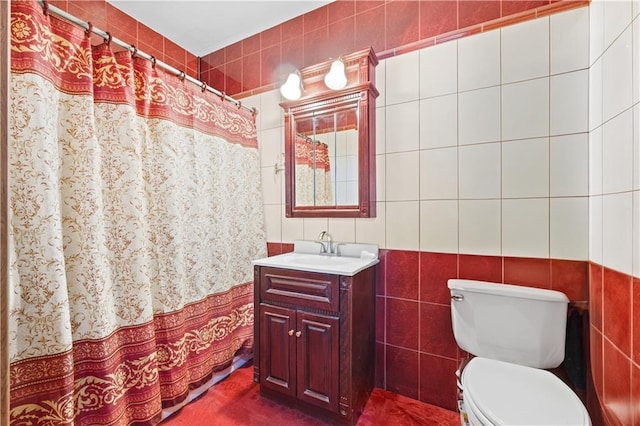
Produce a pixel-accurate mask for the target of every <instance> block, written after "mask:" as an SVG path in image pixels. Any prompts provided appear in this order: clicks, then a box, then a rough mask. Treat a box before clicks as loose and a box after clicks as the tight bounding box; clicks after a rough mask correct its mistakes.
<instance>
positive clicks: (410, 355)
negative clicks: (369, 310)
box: [267, 243, 640, 424]
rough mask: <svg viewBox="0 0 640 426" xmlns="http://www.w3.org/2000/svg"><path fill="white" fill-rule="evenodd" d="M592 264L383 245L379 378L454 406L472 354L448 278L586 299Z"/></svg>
mask: <svg viewBox="0 0 640 426" xmlns="http://www.w3.org/2000/svg"><path fill="white" fill-rule="evenodd" d="M267 247H268V253H269V255H270V256H272V255H276V254H280V253H285V252H289V251H292V250H293V245H292V244H283V243H268V244H267ZM590 272H591V274H592V276H593V273H594V268H593V267H592V268H591V270H590V269H589V264H588V263H587V262H582V261H569V260H556V259H534V258H513V257H501V256H476V255H462V254H445V253H432V252H416V251H404V250H381V251H380V263H379V265H378V283H377V297H376V386H378V387H381V388H384V389H387V390H390V391H393V392H396V393H399V394H401V395H405V396H408V397H411V398H415V399H419V400H421V401H423V402H427V403H430V404H435V405H438V406H441V407H445V408H448V409H450V410H455V409H456V397H457V396H456V381H455V371H456V369H457V368H458V365H459V362H460V361H461V360H463V359H464V358H465V357H466V355H467V354H466V353H465V352H464V351H462V350H461V349H459V348H458V346H457V344H456V342H455V339H454V337H453V331H452V326H451V310H450V309H451V307H450V300H451V299H450V297H449V289H448V288H447V280H448V279H450V278H467V279H477V280H484V281H493V282H499V283H509V284H516V285H527V286H535V287H540V288H547V289H552V290H559V291H562V292H563V293H565V294H567V296H568V297H569V299H571V300H572V301H585V300H587V298H588V296H589V294H588V283H589V273H590ZM616 300H617V299H616ZM612 302H614V303H615V302H616V301H612ZM636 321H638V322H639V323H640V318H636ZM623 324H629V321H627V322H625V323H623ZM638 326H640V324H639V325H638ZM627 329H628V327H627ZM637 376H638V377H639V378H640V372H638V374H637ZM618 385H619V384H618ZM638 385H640V384H638V383H636V386H638ZM594 424H596V423H594Z"/></svg>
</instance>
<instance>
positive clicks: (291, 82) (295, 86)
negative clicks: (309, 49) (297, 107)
mask: <svg viewBox="0 0 640 426" xmlns="http://www.w3.org/2000/svg"><path fill="white" fill-rule="evenodd" d="M280 93H282V96H284V97H285V98H287V99H289V100H290V101H295V100H296V99H300V96H302V75H300V71H298V70H296V71H295V72H292V73H291V74H289V77H287V81H286V82H285V83H284V84H283V85H282V87H280Z"/></svg>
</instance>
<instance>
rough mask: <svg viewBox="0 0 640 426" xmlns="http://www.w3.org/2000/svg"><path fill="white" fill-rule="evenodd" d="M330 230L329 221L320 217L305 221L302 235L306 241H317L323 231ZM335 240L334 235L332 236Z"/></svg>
mask: <svg viewBox="0 0 640 426" xmlns="http://www.w3.org/2000/svg"><path fill="white" fill-rule="evenodd" d="M328 229H329V219H327V218H324V217H320V218H315V217H313V218H308V219H305V220H304V221H303V225H302V233H303V238H304V239H306V240H316V239H317V238H318V235H320V233H321V232H322V231H326V230H328ZM332 237H333V238H335V236H334V235H332Z"/></svg>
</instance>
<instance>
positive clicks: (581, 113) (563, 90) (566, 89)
mask: <svg viewBox="0 0 640 426" xmlns="http://www.w3.org/2000/svg"><path fill="white" fill-rule="evenodd" d="M588 85H589V71H588V70H580V71H574V72H569V73H565V74H559V75H555V76H553V77H551V120H550V126H551V134H552V135H566V134H568V133H579V132H586V131H587V130H588V127H589V92H588V91H586V90H585V88H586V87H589V86H588Z"/></svg>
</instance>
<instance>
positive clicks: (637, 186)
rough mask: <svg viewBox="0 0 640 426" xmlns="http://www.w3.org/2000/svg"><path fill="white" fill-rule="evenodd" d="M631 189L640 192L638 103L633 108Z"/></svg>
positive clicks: (639, 106)
mask: <svg viewBox="0 0 640 426" xmlns="http://www.w3.org/2000/svg"><path fill="white" fill-rule="evenodd" d="M632 143H633V189H634V190H640V103H636V105H635V106H634V107H633V142H632Z"/></svg>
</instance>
